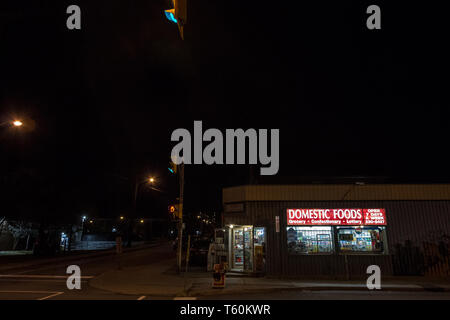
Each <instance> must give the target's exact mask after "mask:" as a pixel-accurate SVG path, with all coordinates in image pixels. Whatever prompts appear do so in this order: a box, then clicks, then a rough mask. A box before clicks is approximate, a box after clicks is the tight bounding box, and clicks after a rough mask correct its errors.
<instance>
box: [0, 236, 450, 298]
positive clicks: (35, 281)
mask: <svg viewBox="0 0 450 320" xmlns="http://www.w3.org/2000/svg"><path fill="white" fill-rule="evenodd" d="M174 255H175V253H174V251H173V249H172V247H171V245H170V244H163V245H158V246H155V247H152V248H146V249H141V250H136V251H132V252H128V253H124V254H123V255H122V259H121V262H120V264H121V266H122V267H128V266H138V265H147V264H151V263H154V262H159V261H161V260H164V259H171V258H173V257H174ZM118 263H119V262H118V260H117V257H116V255H115V254H111V255H108V256H102V257H91V258H85V257H80V259H77V260H75V261H73V260H71V261H70V262H69V261H68V262H64V261H60V263H58V264H55V265H50V266H49V265H46V266H41V267H31V268H23V267H22V268H17V269H15V270H14V271H13V272H9V273H8V274H1V273H0V300H158V299H167V297H154V296H152V297H147V296H138V295H123V294H116V293H112V292H108V291H103V290H99V289H96V288H92V287H90V286H89V284H88V281H89V279H91V278H93V277H96V276H98V275H100V274H101V273H103V272H105V271H107V270H111V269H115V268H117V267H118ZM72 264H75V265H78V266H79V267H80V269H81V272H82V274H81V276H82V281H81V290H69V289H68V288H67V286H66V278H67V274H66V268H67V266H68V265H72ZM176 299H177V300H184V299H188V300H272V299H273V300H360V299H370V300H380V299H382V300H386V299H387V300H391V299H392V300H443V299H445V300H450V292H428V291H423V292H399V291H391V292H390V291H381V292H380V291H378V292H377V291H305V290H303V291H302V290H298V291H292V290H289V291H278V292H272V293H262V294H257V293H253V294H239V295H215V296H204V297H187V298H183V297H180V298H176Z"/></svg>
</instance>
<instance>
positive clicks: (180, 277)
mask: <svg viewBox="0 0 450 320" xmlns="http://www.w3.org/2000/svg"><path fill="white" fill-rule="evenodd" d="M174 266H175V259H170V260H166V261H160V262H158V263H155V264H151V265H146V266H140V267H133V268H125V269H122V270H112V271H108V272H106V273H104V274H102V275H100V276H98V277H96V278H94V279H91V281H90V282H89V284H90V285H91V286H92V287H95V288H97V289H102V290H107V291H111V292H116V293H121V294H133V295H146V296H159V297H176V296H195V297H197V296H207V295H219V294H245V293H262V292H273V291H277V290H365V291H367V290H368V289H367V287H366V284H365V281H363V280H361V281H344V280H343V281H335V280H317V281H315V280H280V279H271V278H253V277H227V279H226V287H225V288H223V289H214V288H212V274H211V273H209V272H189V273H187V274H184V273H182V274H176V273H175V268H174ZM381 287H382V290H386V291H450V282H449V281H445V282H444V281H442V280H439V279H435V280H430V279H424V278H421V277H408V278H395V279H389V280H383V281H382V285H381Z"/></svg>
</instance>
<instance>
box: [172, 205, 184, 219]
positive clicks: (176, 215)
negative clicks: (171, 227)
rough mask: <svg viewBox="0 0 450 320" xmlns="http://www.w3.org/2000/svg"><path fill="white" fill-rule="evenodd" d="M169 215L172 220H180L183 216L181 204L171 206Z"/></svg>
mask: <svg viewBox="0 0 450 320" xmlns="http://www.w3.org/2000/svg"><path fill="white" fill-rule="evenodd" d="M169 215H170V216H171V217H172V218H173V219H181V217H182V216H183V206H182V205H181V204H171V205H170V206H169Z"/></svg>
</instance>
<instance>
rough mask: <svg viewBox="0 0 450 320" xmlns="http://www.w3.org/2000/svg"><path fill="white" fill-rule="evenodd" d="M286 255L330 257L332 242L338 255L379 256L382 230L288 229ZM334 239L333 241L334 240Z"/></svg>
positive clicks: (358, 227)
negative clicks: (368, 254) (323, 255)
mask: <svg viewBox="0 0 450 320" xmlns="http://www.w3.org/2000/svg"><path fill="white" fill-rule="evenodd" d="M286 231H287V243H288V252H289V253H290V254H330V253H332V252H334V242H335V239H337V240H336V241H338V244H337V249H338V252H341V253H350V252H355V253H383V250H384V249H383V248H384V244H383V235H384V231H385V227H384V226H370V227H366V226H355V227H353V226H352V227H340V226H336V227H333V226H311V227H309V226H302V227H299V226H288V227H287V228H286ZM335 237H336V238H335Z"/></svg>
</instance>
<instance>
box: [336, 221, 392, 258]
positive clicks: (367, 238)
mask: <svg viewBox="0 0 450 320" xmlns="http://www.w3.org/2000/svg"><path fill="white" fill-rule="evenodd" d="M383 232H384V227H345V228H339V229H338V239H339V250H340V251H341V252H382V251H383V242H382V233H383Z"/></svg>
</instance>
